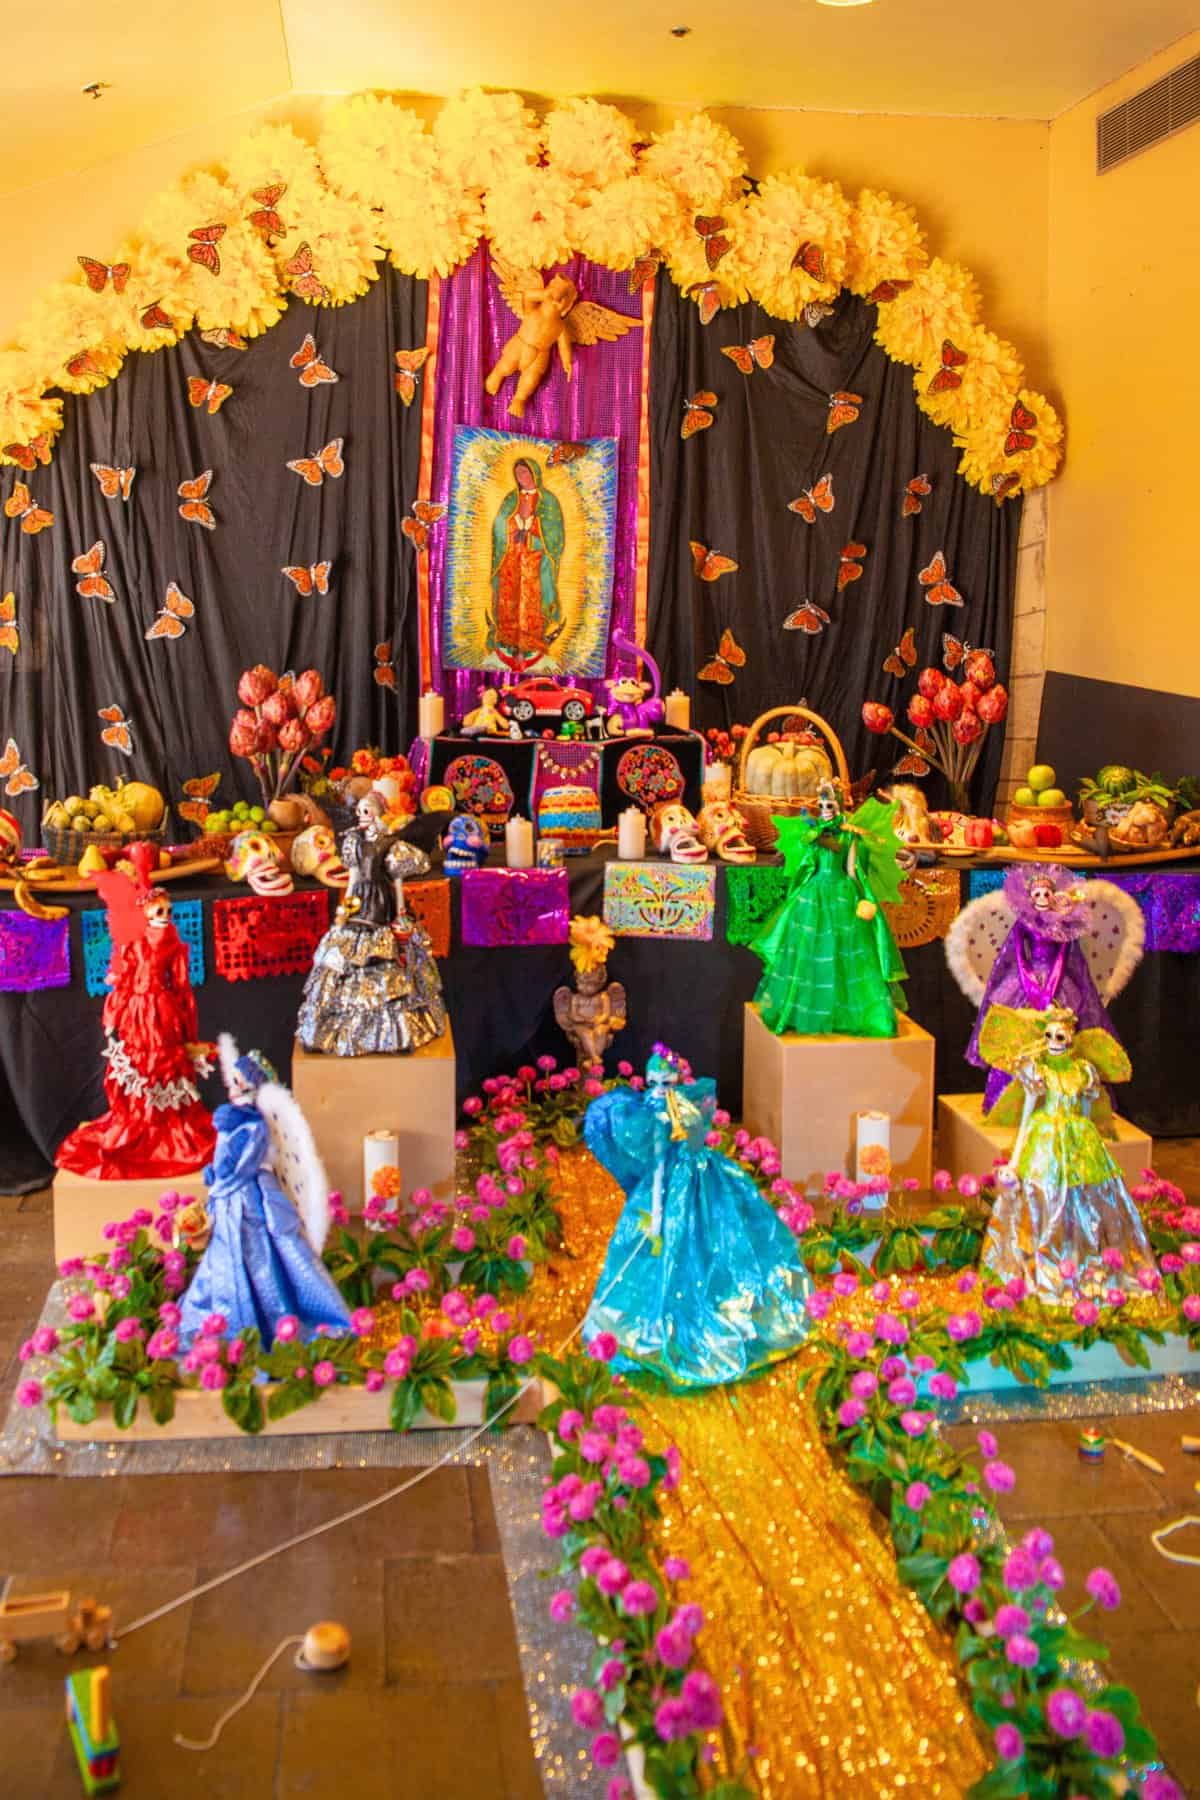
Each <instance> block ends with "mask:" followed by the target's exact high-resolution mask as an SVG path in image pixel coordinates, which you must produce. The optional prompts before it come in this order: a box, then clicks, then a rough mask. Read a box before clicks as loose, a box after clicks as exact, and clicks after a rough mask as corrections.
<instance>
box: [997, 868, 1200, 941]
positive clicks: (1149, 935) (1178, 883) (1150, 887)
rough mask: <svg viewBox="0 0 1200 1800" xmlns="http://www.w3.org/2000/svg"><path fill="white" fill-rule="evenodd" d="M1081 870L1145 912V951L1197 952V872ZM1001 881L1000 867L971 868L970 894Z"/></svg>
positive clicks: (1199, 918) (1199, 883) (1199, 926)
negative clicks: (1120, 892)
mask: <svg viewBox="0 0 1200 1800" xmlns="http://www.w3.org/2000/svg"><path fill="white" fill-rule="evenodd" d="M1082 873H1083V877H1084V879H1085V880H1086V881H1111V882H1112V884H1113V886H1114V887H1119V888H1123V889H1124V890H1125V892H1126V893H1127V894H1131V895H1132V896H1133V898H1134V899H1135V900H1136V901H1137V903H1138V905H1139V906H1140V907H1141V909H1142V912H1143V914H1144V915H1145V919H1146V949H1147V950H1148V951H1149V950H1168V951H1173V952H1174V953H1175V954H1176V955H1177V956H1195V955H1196V954H1197V952H1200V874H1198V873H1194V872H1190V871H1189V872H1186V873H1183V874H1179V875H1176V874H1168V873H1167V871H1166V870H1165V869H1163V870H1159V869H1141V870H1131V871H1130V872H1129V873H1128V874H1122V873H1119V872H1117V871H1114V870H1110V869H1087V870H1085V871H1082ZM1003 882H1004V871H1003V870H1002V869H972V871H971V874H970V877H969V892H970V897H971V899H972V900H977V899H978V898H979V896H980V894H990V893H991V892H992V890H993V889H994V888H998V887H1000V886H1002V885H1003Z"/></svg>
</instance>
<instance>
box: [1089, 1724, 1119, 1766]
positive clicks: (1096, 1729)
mask: <svg viewBox="0 0 1200 1800" xmlns="http://www.w3.org/2000/svg"><path fill="white" fill-rule="evenodd" d="M1084 1730H1085V1731H1086V1733H1087V1741H1088V1749H1089V1750H1090V1751H1091V1753H1092V1755H1093V1756H1099V1757H1100V1758H1101V1759H1102V1760H1103V1761H1104V1762H1113V1761H1114V1760H1115V1759H1116V1758H1117V1757H1118V1756H1120V1754H1121V1752H1122V1750H1123V1749H1124V1748H1125V1731H1124V1727H1123V1726H1122V1724H1121V1721H1120V1719H1118V1718H1117V1716H1116V1714H1115V1713H1110V1712H1094V1713H1089V1714H1088V1718H1087V1724H1086V1726H1085V1727H1084Z"/></svg>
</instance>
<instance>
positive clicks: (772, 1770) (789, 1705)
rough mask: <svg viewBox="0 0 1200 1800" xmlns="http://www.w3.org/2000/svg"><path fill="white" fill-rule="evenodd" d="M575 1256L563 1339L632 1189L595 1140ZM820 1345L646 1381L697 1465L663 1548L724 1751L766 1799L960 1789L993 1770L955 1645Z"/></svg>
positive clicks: (942, 1795) (666, 1432)
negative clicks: (903, 1540) (690, 1610)
mask: <svg viewBox="0 0 1200 1800" xmlns="http://www.w3.org/2000/svg"><path fill="white" fill-rule="evenodd" d="M556 1187H557V1191H558V1195H559V1200H560V1205H561V1207H562V1216H563V1227H564V1233H565V1237H566V1247H567V1250H568V1251H569V1252H570V1254H569V1255H567V1256H562V1255H559V1256H556V1257H555V1259H554V1263H553V1265H552V1266H551V1267H549V1268H540V1269H539V1270H538V1271H537V1274H536V1276H535V1278H534V1282H533V1284H532V1286H531V1288H530V1292H529V1294H528V1295H527V1297H526V1304H525V1311H526V1314H527V1317H528V1319H529V1322H530V1323H531V1324H533V1325H535V1326H536V1327H537V1329H539V1330H540V1331H542V1332H543V1333H544V1336H545V1342H546V1344H547V1346H548V1347H550V1348H554V1347H556V1346H557V1345H558V1344H559V1343H561V1341H562V1339H563V1338H564V1337H565V1336H566V1334H567V1333H568V1332H569V1331H570V1330H571V1328H572V1327H573V1326H574V1325H575V1324H577V1323H578V1321H579V1320H580V1319H581V1318H582V1317H583V1315H584V1313H585V1312H586V1310H587V1304H588V1301H589V1299H590V1298H591V1295H592V1291H593V1289H594V1287H595V1284H596V1280H597V1277H598V1275H599V1272H600V1268H601V1265H602V1263H603V1260H604V1253H605V1250H606V1248H607V1245H608V1240H609V1237H610V1236H611V1233H612V1229H613V1226H614V1225H615V1223H616V1219H617V1216H618V1214H619V1212H620V1209H621V1204H622V1198H623V1197H622V1195H621V1191H620V1189H619V1188H618V1187H617V1186H616V1184H615V1183H614V1182H613V1181H611V1180H610V1178H609V1177H608V1176H607V1175H606V1174H605V1172H604V1171H603V1170H602V1169H601V1168H600V1167H599V1166H598V1165H597V1164H596V1162H595V1161H594V1160H593V1159H592V1157H590V1156H589V1155H588V1154H587V1153H586V1152H585V1151H575V1152H572V1153H571V1154H569V1155H568V1156H566V1157H564V1158H563V1160H562V1162H561V1164H560V1169H559V1175H558V1178H557V1181H556ZM816 1354H819V1353H818V1352H816V1351H811V1352H805V1353H803V1354H802V1355H801V1356H800V1357H797V1358H794V1359H792V1360H791V1361H789V1362H787V1363H784V1364H781V1365H780V1366H779V1367H778V1368H776V1369H774V1370H772V1371H771V1373H770V1374H769V1375H767V1376H765V1377H763V1378H762V1379H760V1380H758V1381H755V1382H751V1383H748V1384H746V1385H743V1386H740V1387H736V1388H729V1389H714V1390H712V1391H710V1392H708V1393H705V1394H699V1395H688V1396H686V1397H678V1398H677V1397H674V1396H669V1395H665V1394H655V1395H653V1396H645V1395H639V1396H638V1397H637V1400H636V1404H637V1405H638V1406H639V1408H640V1409H641V1411H642V1414H643V1418H644V1429H645V1431H646V1434H647V1438H648V1439H649V1441H650V1442H651V1443H652V1444H653V1445H654V1446H655V1447H657V1448H661V1447H663V1446H665V1445H666V1444H668V1443H675V1444H678V1446H679V1449H680V1451H681V1453H682V1458H683V1477H682V1480H681V1483H680V1486H679V1488H678V1490H677V1492H676V1493H675V1494H673V1495H667V1496H666V1497H665V1502H664V1522H663V1538H662V1554H663V1555H664V1556H665V1555H667V1554H674V1555H680V1556H686V1557H687V1559H688V1561H689V1562H690V1564H691V1566H692V1571H693V1573H692V1579H691V1580H690V1581H689V1582H688V1584H687V1587H686V1597H687V1598H688V1599H689V1600H694V1601H696V1602H698V1603H699V1605H701V1606H702V1607H703V1608H704V1613H705V1618H706V1621H707V1622H706V1625H705V1629H704V1633H703V1636H702V1639H701V1647H702V1650H703V1654H704V1660H705V1663H706V1665H707V1666H708V1668H709V1670H710V1672H711V1673H712V1674H713V1675H714V1677H715V1678H716V1679H717V1680H718V1681H719V1683H720V1685H721V1688H722V1692H723V1695H724V1699H725V1704H726V1709H727V1715H728V1717H727V1723H726V1727H725V1730H724V1732H723V1733H722V1735H721V1740H720V1742H719V1743H718V1749H717V1758H716V1761H715V1763H714V1765H713V1773H714V1778H715V1776H716V1775H717V1774H718V1773H725V1774H740V1775H742V1777H743V1778H744V1779H749V1781H750V1783H751V1785H752V1787H753V1788H754V1789H755V1790H756V1791H757V1792H758V1793H759V1794H760V1795H761V1796H762V1797H763V1800H810V1797H812V1800H818V1797H819V1800H907V1797H908V1796H920V1800H952V1797H953V1796H958V1795H962V1794H964V1793H965V1792H966V1790H967V1789H968V1788H969V1787H970V1786H971V1784H972V1782H974V1781H976V1780H978V1779H979V1777H980V1776H981V1775H982V1774H983V1773H984V1771H985V1769H986V1768H987V1766H988V1764H987V1759H986V1758H985V1756H984V1753H983V1751H982V1750H981V1748H980V1745H979V1742H978V1740H977V1738H976V1736H975V1732H974V1727H973V1723H972V1719H971V1715H970V1710H969V1707H968V1705H967V1704H966V1701H965V1699H964V1697H963V1692H962V1690H961V1688H960V1686H959V1683H958V1680H957V1677H956V1675H955V1672H954V1667H953V1660H952V1656H951V1653H950V1651H949V1647H948V1645H947V1643H946V1642H945V1640H944V1639H943V1637H942V1634H941V1633H940V1632H939V1631H938V1629H937V1627H936V1626H934V1625H933V1624H932V1622H931V1621H930V1620H929V1619H928V1617H927V1616H926V1614H925V1612H924V1610H923V1609H922V1607H921V1606H920V1604H919V1603H918V1602H917V1601H916V1600H915V1599H914V1598H913V1597H912V1596H911V1595H910V1594H909V1593H908V1592H907V1590H905V1589H904V1588H903V1587H902V1586H901V1585H900V1582H899V1580H898V1578H897V1575H896V1566H895V1562H894V1559H893V1557H892V1554H891V1551H890V1549H889V1548H888V1547H887V1545H886V1544H885V1543H884V1542H883V1540H882V1539H881V1537H880V1536H879V1535H878V1532H877V1530H876V1526H875V1522H874V1520H873V1516H872V1510H871V1507H870V1505H869V1503H868V1502H867V1501H866V1500H865V1499H863V1498H862V1497H861V1496H860V1495H859V1494H858V1493H857V1492H856V1491H855V1489H854V1488H853V1487H852V1485H851V1484H850V1483H849V1481H848V1480H847V1479H846V1477H845V1476H844V1475H843V1474H842V1473H841V1471H840V1470H838V1469H837V1467H836V1466H835V1465H834V1463H833V1462H832V1461H831V1460H830V1458H829V1456H828V1454H827V1452H826V1450H825V1448H824V1446H823V1445H822V1443H821V1440H820V1436H819V1433H818V1431H817V1426H816V1420H815V1416H814V1413H813V1409H812V1406H811V1404H810V1403H809V1401H808V1400H806V1399H805V1398H804V1396H803V1395H802V1394H800V1393H799V1392H798V1391H797V1379H798V1376H799V1373H800V1371H801V1369H802V1368H803V1367H804V1366H805V1359H806V1358H808V1357H812V1356H814V1355H816Z"/></svg>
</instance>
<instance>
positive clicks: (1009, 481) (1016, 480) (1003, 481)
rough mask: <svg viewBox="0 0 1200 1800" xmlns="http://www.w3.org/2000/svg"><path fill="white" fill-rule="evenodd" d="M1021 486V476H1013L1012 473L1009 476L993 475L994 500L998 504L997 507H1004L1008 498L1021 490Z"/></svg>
mask: <svg viewBox="0 0 1200 1800" xmlns="http://www.w3.org/2000/svg"><path fill="white" fill-rule="evenodd" d="M1020 485H1021V477H1020V476H1019V475H1013V474H1011V473H1010V474H1008V475H993V476H992V499H993V500H994V501H995V502H996V505H997V506H1003V505H1004V502H1005V501H1006V500H1007V499H1008V496H1009V495H1010V494H1011V493H1012V492H1013V491H1014V490H1015V489H1016V488H1019V487H1020Z"/></svg>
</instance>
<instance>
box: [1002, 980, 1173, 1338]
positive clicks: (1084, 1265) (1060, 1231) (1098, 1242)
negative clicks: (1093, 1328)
mask: <svg viewBox="0 0 1200 1800" xmlns="http://www.w3.org/2000/svg"><path fill="white" fill-rule="evenodd" d="M1077 1024H1078V1021H1077V1020H1076V1017H1075V1014H1074V1013H1073V1012H1072V1011H1071V1010H1070V1008H1069V1007H1064V1006H1050V1007H1047V1008H1045V1009H1035V1008H1032V1007H1011V1006H993V1007H992V1008H991V1009H990V1010H989V1012H988V1014H987V1016H986V1018H985V1019H984V1021H983V1028H982V1030H981V1031H980V1033H979V1047H980V1050H981V1052H982V1054H983V1056H984V1057H985V1058H986V1060H987V1061H988V1063H990V1064H991V1065H992V1067H993V1068H997V1069H1001V1070H1003V1071H1004V1073H1005V1074H1006V1075H1010V1076H1011V1077H1012V1078H1013V1079H1012V1085H1011V1087H1009V1088H1008V1089H1006V1091H1005V1092H1004V1093H1003V1094H1002V1095H1001V1097H1000V1099H999V1100H998V1101H997V1103H996V1105H995V1107H993V1109H992V1111H991V1112H990V1113H989V1115H988V1118H989V1121H990V1122H992V1123H995V1124H1002V1125H1013V1124H1018V1121H1019V1129H1018V1131H1017V1139H1016V1143H1015V1144H1014V1146H1013V1151H1012V1155H1011V1157H1010V1159H1009V1161H1008V1163H1007V1164H1005V1165H1003V1166H1002V1167H1001V1169H1000V1170H999V1171H998V1173H997V1181H998V1193H997V1198H996V1203H995V1205H994V1206H993V1208H992V1216H991V1222H990V1224H989V1226H988V1233H987V1238H986V1239H985V1241H984V1246H983V1253H982V1256H981V1258H980V1260H981V1262H982V1264H983V1266H984V1267H985V1268H986V1269H988V1270H989V1271H990V1272H991V1273H992V1274H993V1275H995V1276H996V1277H998V1278H999V1280H1001V1281H1010V1280H1012V1279H1013V1278H1014V1277H1019V1278H1020V1279H1021V1280H1022V1281H1024V1282H1025V1284H1026V1287H1027V1288H1028V1289H1029V1290H1030V1291H1031V1292H1032V1293H1034V1294H1037V1295H1038V1296H1039V1297H1040V1298H1042V1299H1044V1300H1052V1301H1058V1302H1059V1303H1060V1304H1061V1303H1062V1302H1063V1301H1065V1300H1067V1299H1069V1298H1073V1297H1075V1296H1076V1295H1078V1294H1080V1293H1083V1294H1087V1295H1100V1294H1105V1293H1107V1292H1108V1290H1109V1289H1110V1288H1118V1289H1121V1290H1127V1289H1128V1290H1131V1291H1133V1292H1135V1293H1136V1292H1137V1291H1138V1289H1139V1283H1138V1280H1137V1276H1138V1271H1139V1270H1140V1269H1153V1267H1154V1256H1153V1252H1152V1251H1151V1248H1150V1242H1149V1239H1148V1238H1147V1236H1146V1228H1145V1226H1144V1225H1143V1223H1142V1219H1141V1215H1140V1213H1139V1212H1138V1209H1137V1207H1136V1206H1135V1205H1134V1202H1133V1198H1132V1196H1131V1194H1130V1192H1129V1190H1128V1188H1127V1187H1126V1186H1125V1182H1124V1178H1123V1177H1122V1175H1121V1171H1120V1169H1119V1168H1118V1167H1117V1165H1116V1163H1115V1162H1114V1161H1113V1158H1112V1156H1111V1154H1110V1153H1109V1150H1108V1146H1107V1145H1106V1144H1105V1142H1104V1139H1103V1138H1102V1137H1101V1135H1100V1130H1099V1124H1100V1123H1102V1122H1103V1120H1104V1117H1105V1115H1106V1114H1107V1112H1108V1104H1109V1103H1108V1096H1107V1094H1106V1093H1105V1090H1104V1087H1103V1083H1104V1082H1106V1081H1128V1079H1129V1076H1130V1072H1131V1071H1130V1066H1129V1058H1128V1057H1127V1056H1126V1054H1125V1052H1124V1050H1122V1048H1121V1046H1120V1044H1118V1043H1117V1041H1116V1039H1115V1038H1114V1037H1112V1036H1111V1035H1110V1033H1109V1032H1107V1031H1105V1030H1103V1029H1102V1028H1101V1027H1099V1026H1093V1027H1092V1028H1090V1029H1089V1030H1086V1031H1079V1030H1078V1029H1077Z"/></svg>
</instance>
